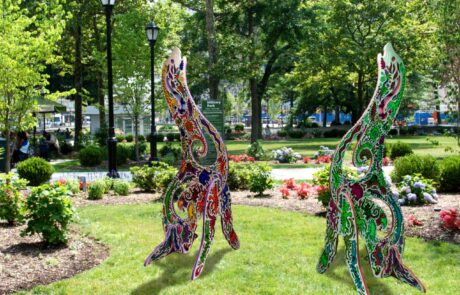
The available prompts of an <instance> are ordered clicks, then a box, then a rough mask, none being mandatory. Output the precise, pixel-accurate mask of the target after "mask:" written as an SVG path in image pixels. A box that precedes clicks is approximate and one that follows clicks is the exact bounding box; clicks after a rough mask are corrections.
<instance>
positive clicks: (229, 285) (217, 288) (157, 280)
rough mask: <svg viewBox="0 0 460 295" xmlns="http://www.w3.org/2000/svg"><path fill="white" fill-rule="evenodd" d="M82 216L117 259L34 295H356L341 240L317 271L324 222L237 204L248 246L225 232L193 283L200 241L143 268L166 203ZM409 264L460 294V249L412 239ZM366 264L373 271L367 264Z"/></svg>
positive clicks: (436, 286)
mask: <svg viewBox="0 0 460 295" xmlns="http://www.w3.org/2000/svg"><path fill="white" fill-rule="evenodd" d="M79 213H80V221H79V226H80V227H81V229H82V230H83V231H84V232H85V233H88V234H89V235H91V236H94V237H96V238H98V239H99V240H101V241H102V242H103V243H105V244H107V245H108V246H109V247H110V249H111V251H110V257H109V258H108V259H107V260H106V261H104V262H103V263H102V264H101V265H99V266H97V267H96V268H94V269H92V270H89V271H86V272H84V273H81V274H79V275H77V276H75V277H73V278H70V279H66V280H63V281H60V282H56V283H53V284H51V285H48V286H40V287H36V288H35V289H33V290H32V291H31V292H30V293H32V294H104V295H105V294H356V291H355V288H354V285H353V283H352V280H351V277H350V276H349V274H348V272H347V270H346V266H345V262H344V251H343V242H342V241H341V242H340V249H339V253H338V257H337V258H336V261H335V263H334V265H333V267H332V269H330V270H329V271H328V272H327V273H326V274H324V275H320V274H318V273H317V272H316V270H315V267H316V263H317V259H318V257H319V254H320V251H321V248H322V245H323V236H324V228H325V220H324V219H322V218H319V217H313V216H310V215H306V214H301V213H295V212H286V211H281V210H277V209H267V208H259V207H245V206H234V215H235V227H236V230H237V233H238V235H239V237H240V241H241V248H240V249H239V250H237V251H234V250H232V249H231V248H230V247H229V246H228V244H227V242H226V241H225V240H224V238H223V236H222V233H221V231H220V230H218V231H217V232H216V233H217V234H216V240H215V243H214V244H213V246H212V249H211V252H210V256H209V257H208V260H207V263H206V267H205V270H204V272H203V274H202V275H201V277H200V278H199V279H198V280H196V281H193V282H192V281H190V275H191V270H192V267H193V262H194V258H195V255H196V252H197V250H198V246H199V244H198V242H199V240H197V241H196V243H195V245H194V247H193V249H192V253H191V254H188V255H179V254H173V255H170V256H168V257H166V258H165V259H163V260H160V261H159V262H156V263H155V264H153V265H150V266H149V267H147V268H144V267H143V265H142V264H143V261H144V259H145V258H146V257H147V255H148V254H149V253H150V251H151V250H153V248H154V247H155V246H156V245H157V244H158V243H159V242H161V241H162V239H163V231H162V227H161V204H159V203H157V204H152V205H124V206H89V207H86V208H80V210H79ZM362 255H364V251H363V252H362ZM404 258H405V259H404V262H405V263H406V264H407V265H408V266H410V267H411V268H412V270H413V271H414V272H415V273H416V274H417V275H418V276H419V277H420V279H421V280H422V281H423V282H424V283H425V285H426V287H427V289H428V292H430V294H456V293H458V290H460V280H459V279H458V274H459V273H458V270H459V269H460V248H459V247H458V245H452V244H447V243H426V242H423V241H421V240H419V239H414V238H408V239H407V244H406V252H405V255H404ZM363 265H365V266H367V263H365V261H364V260H363ZM366 274H367V276H366V277H367V282H368V284H369V288H370V291H371V293H372V294H420V293H419V292H418V291H417V290H416V289H414V288H412V287H410V286H408V285H406V284H403V283H400V282H399V281H397V280H396V279H393V278H387V279H375V278H373V277H372V276H371V275H370V274H369V271H367V272H366ZM455 290H456V291H455ZM23 293H24V292H23Z"/></svg>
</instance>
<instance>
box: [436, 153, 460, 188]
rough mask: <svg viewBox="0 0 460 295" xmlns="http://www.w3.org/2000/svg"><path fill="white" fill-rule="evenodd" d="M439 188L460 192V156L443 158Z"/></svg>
mask: <svg viewBox="0 0 460 295" xmlns="http://www.w3.org/2000/svg"><path fill="white" fill-rule="evenodd" d="M439 190H440V191H443V192H460V157H459V156H450V157H447V158H445V159H444V160H442V162H441V175H440V177H439Z"/></svg>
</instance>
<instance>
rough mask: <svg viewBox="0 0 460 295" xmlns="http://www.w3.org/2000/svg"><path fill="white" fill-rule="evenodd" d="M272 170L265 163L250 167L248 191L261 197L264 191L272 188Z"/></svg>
mask: <svg viewBox="0 0 460 295" xmlns="http://www.w3.org/2000/svg"><path fill="white" fill-rule="evenodd" d="M271 170H272V168H271V167H270V166H269V165H267V164H266V163H257V164H255V165H251V174H250V183H249V190H250V191H251V192H253V193H257V195H259V196H261V195H262V194H263V193H264V191H265V190H267V189H271V188H273V178H272V176H271V174H270V172H271Z"/></svg>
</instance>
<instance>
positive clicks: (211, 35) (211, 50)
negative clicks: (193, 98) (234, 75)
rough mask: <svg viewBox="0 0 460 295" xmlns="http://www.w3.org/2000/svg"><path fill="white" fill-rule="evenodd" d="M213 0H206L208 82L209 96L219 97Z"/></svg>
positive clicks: (211, 97)
mask: <svg viewBox="0 0 460 295" xmlns="http://www.w3.org/2000/svg"><path fill="white" fill-rule="evenodd" d="M214 23H215V22H214V1H213V0H206V31H207V37H208V55H209V58H208V83H209V98H210V99H215V100H217V99H219V80H220V79H219V76H218V75H217V71H216V69H215V66H216V63H217V42H216V30H215V26H214Z"/></svg>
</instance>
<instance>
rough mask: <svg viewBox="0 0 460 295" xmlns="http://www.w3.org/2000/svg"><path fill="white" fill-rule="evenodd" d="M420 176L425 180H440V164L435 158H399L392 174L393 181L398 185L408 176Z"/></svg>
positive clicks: (415, 156) (414, 156) (413, 155)
mask: <svg viewBox="0 0 460 295" xmlns="http://www.w3.org/2000/svg"><path fill="white" fill-rule="evenodd" d="M417 173H418V174H420V175H421V176H423V177H424V178H428V179H432V180H434V181H435V182H438V180H439V174H440V169H439V164H438V162H437V161H436V159H435V158H434V157H433V156H430V155H428V156H419V155H415V154H410V155H407V156H404V157H401V158H398V159H396V160H395V162H394V170H393V171H392V172H391V179H392V180H393V182H395V183H398V182H401V181H402V180H403V177H404V176H406V175H414V174H417Z"/></svg>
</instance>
